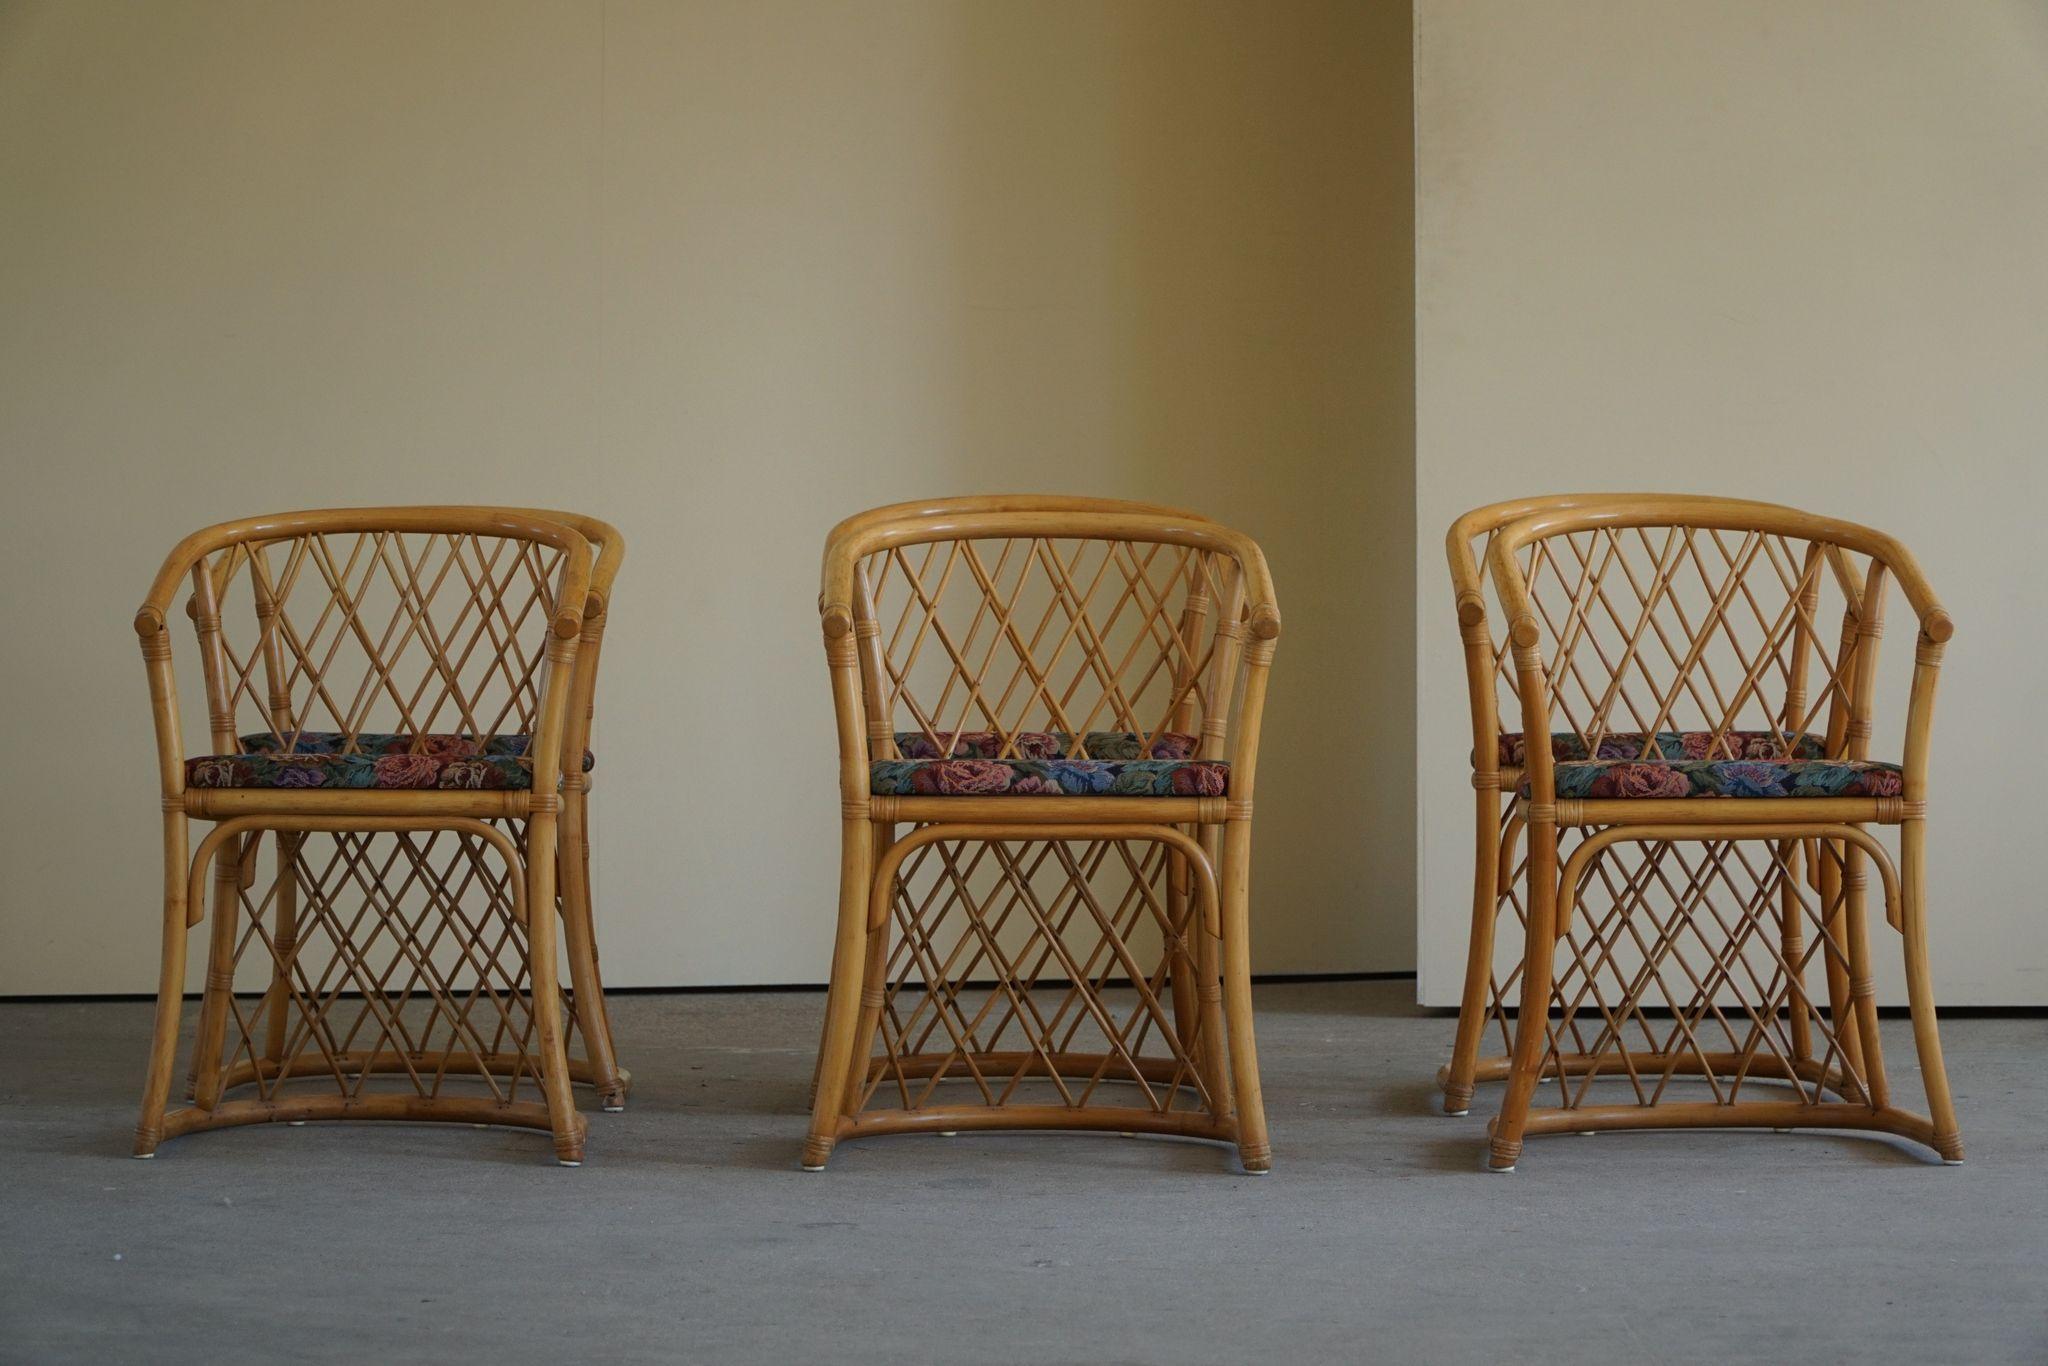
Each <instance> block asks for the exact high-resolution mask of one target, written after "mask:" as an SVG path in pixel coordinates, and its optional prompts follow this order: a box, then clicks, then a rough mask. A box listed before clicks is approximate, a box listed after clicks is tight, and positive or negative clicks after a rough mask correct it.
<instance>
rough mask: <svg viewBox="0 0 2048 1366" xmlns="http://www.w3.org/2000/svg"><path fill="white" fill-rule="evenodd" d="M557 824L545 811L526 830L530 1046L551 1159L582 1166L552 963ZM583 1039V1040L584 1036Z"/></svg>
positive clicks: (580, 1123)
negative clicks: (547, 1124) (551, 1145)
mask: <svg viewBox="0 0 2048 1366" xmlns="http://www.w3.org/2000/svg"><path fill="white" fill-rule="evenodd" d="M556 833H557V832H556V826H555V819H554V816H553V815H552V814H550V813H539V814H536V815H534V816H533V817H532V818H531V819H530V820H529V821H528V823H527V830H526V870H525V872H526V948H527V979H528V981H529V983H530V984H531V988H532V998H531V999H532V1005H533V1025H534V1036H535V1037H534V1050H535V1053H536V1055H537V1059H538V1065H539V1067H540V1085H541V1092H542V1094H543V1095H544V1096H545V1097H546V1099H547V1107H548V1119H549V1122H550V1125H551V1126H552V1128H553V1130H554V1137H555V1160H556V1161H557V1162H559V1163H561V1164H562V1165H563V1166H565V1167H576V1166H581V1165H582V1163H583V1144H584V1134H585V1131H586V1127H587V1126H586V1124H585V1121H584V1118H583V1116H582V1115H579V1114H577V1113H576V1101H575V1097H574V1096H573V1095H572V1094H571V1092H570V1090H569V1056H568V1052H567V1050H566V1049H565V1048H564V1046H563V1039H562V987H561V977H560V974H559V972H558V971H557V968H556V964H555V934H556V930H555V919H556V917H555V916H554V915H553V914H552V909H553V907H554V905H555V852H556ZM586 1042H587V1041H586Z"/></svg>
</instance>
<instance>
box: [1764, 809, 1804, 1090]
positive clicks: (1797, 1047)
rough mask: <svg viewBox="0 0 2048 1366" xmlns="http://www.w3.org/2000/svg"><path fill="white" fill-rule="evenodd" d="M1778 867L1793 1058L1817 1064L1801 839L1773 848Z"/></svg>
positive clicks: (1780, 932) (1780, 939)
mask: <svg viewBox="0 0 2048 1366" xmlns="http://www.w3.org/2000/svg"><path fill="white" fill-rule="evenodd" d="M1771 847H1772V850H1773V852H1774V853H1775V855H1776V857H1777V863H1778V878H1779V882H1778V954H1779V957H1781V958H1783V959H1784V960H1785V973H1786V978H1787V981H1786V984H1785V986H1786V997H1785V999H1786V1001H1787V1003H1788V1005H1789V1006H1790V1009H1791V1012H1792V1018H1791V1020H1790V1021H1789V1022H1788V1023H1789V1024H1790V1026H1791V1031H1790V1032H1791V1039H1792V1057H1793V1059H1794V1060H1795V1061H1797V1062H1811V1061H1813V1028H1812V1023H1813V1022H1812V1012H1813V1005H1812V1002H1811V1001H1810V1000H1809V999H1808V997H1807V994H1806V968H1805V961H1806V926H1805V924H1804V923H1803V922H1802V921H1801V919H1800V917H1801V916H1802V915H1803V914H1804V913H1805V911H1804V907H1803V905H1802V904H1801V902H1800V899H1799V863H1800V854H1801V852H1802V851H1801V847H1800V842H1799V841H1798V840H1797V839H1781V840H1777V841H1775V842H1774V843H1773V844H1772V846H1771Z"/></svg>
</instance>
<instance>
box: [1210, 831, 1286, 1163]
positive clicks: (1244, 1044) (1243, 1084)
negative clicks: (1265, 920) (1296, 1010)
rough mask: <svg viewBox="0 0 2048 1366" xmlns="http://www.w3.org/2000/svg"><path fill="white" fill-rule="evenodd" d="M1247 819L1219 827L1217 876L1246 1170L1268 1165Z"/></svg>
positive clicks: (1239, 1138) (1226, 1002) (1233, 1069)
mask: <svg viewBox="0 0 2048 1366" xmlns="http://www.w3.org/2000/svg"><path fill="white" fill-rule="evenodd" d="M1251 855H1252V827H1251V822H1250V821H1242V820H1234V821H1228V822H1226V823H1225V825H1224V830H1223V867H1222V868H1221V869H1220V870H1218V874H1219V878H1220V881H1221V884H1222V885H1221V892H1222V907H1221V912H1222V914H1221V919H1222V922H1223V923H1222V929H1223V1013H1224V1016H1225V1018H1226V1019H1227V1020H1228V1022H1229V1028H1230V1076H1231V1081H1232V1083H1233V1085H1234V1087H1235V1090H1236V1092H1237V1152H1238V1158H1239V1160H1240V1161H1242V1162H1243V1163H1244V1169H1245V1170H1246V1171H1248V1172H1253V1173H1256V1174H1260V1175H1263V1174H1264V1173H1266V1172H1270V1171H1271V1170H1272V1169H1273V1147H1272V1144H1271V1142H1270V1141H1269V1139H1268V1137H1267V1134H1266V1103H1265V1099H1264V1096H1263V1095H1262V1093H1261V1091H1260V1089H1259V1049H1258V1042H1257V1040H1256V1038H1255V1037H1254V1035H1253V1033H1252V959H1251V939H1250V928H1251V916H1250V898H1251V871H1252V870H1251Z"/></svg>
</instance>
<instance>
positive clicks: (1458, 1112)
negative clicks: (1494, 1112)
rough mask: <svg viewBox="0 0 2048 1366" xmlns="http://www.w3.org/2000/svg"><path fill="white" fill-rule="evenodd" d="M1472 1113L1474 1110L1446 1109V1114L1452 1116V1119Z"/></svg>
mask: <svg viewBox="0 0 2048 1366" xmlns="http://www.w3.org/2000/svg"><path fill="white" fill-rule="evenodd" d="M1471 1113H1472V1112H1471V1111H1470V1110H1446V1111H1444V1114H1445V1115H1447V1116H1449V1117H1450V1118H1452V1119H1462V1118H1464V1117H1465V1116H1466V1115H1469V1114H1471Z"/></svg>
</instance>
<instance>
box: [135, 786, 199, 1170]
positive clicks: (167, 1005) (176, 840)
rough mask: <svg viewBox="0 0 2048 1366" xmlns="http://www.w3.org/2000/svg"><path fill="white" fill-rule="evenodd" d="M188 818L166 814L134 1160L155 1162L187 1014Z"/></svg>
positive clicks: (175, 813) (171, 812)
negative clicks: (157, 949) (159, 925)
mask: <svg viewBox="0 0 2048 1366" xmlns="http://www.w3.org/2000/svg"><path fill="white" fill-rule="evenodd" d="M185 822H186V817H185V813H184V812H182V811H167V812H165V813H164V908H163V910H164V917H163V950H162V958H161V960H160V963H159V966H158V969H157V984H156V1022H155V1024H154V1026H153V1028H152V1029H151V1032H150V1041H149V1069H148V1072H147V1074H146V1076H145V1077H144V1079H143V1083H142V1112H141V1114H140V1115H139V1116H138V1117H137V1119H136V1121H135V1156H137V1157H155V1156H156V1146H157V1144H158V1143H159V1142H160V1141H162V1139H163V1133H164V1110H165V1108H166V1106H167V1105H168V1104H169V1102H170V1098H171V1073H172V1070H173V1069H174V1068H175V1067H176V1065H177V1061H178V1022H179V1019H180V1017H181V1016H182V1015H183V1014H184V1008H185V936H186V930H185V860H186V859H187V858H188V857H190V854H189V852H188V850H187V847H186V834H185V831H186V824H185Z"/></svg>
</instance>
